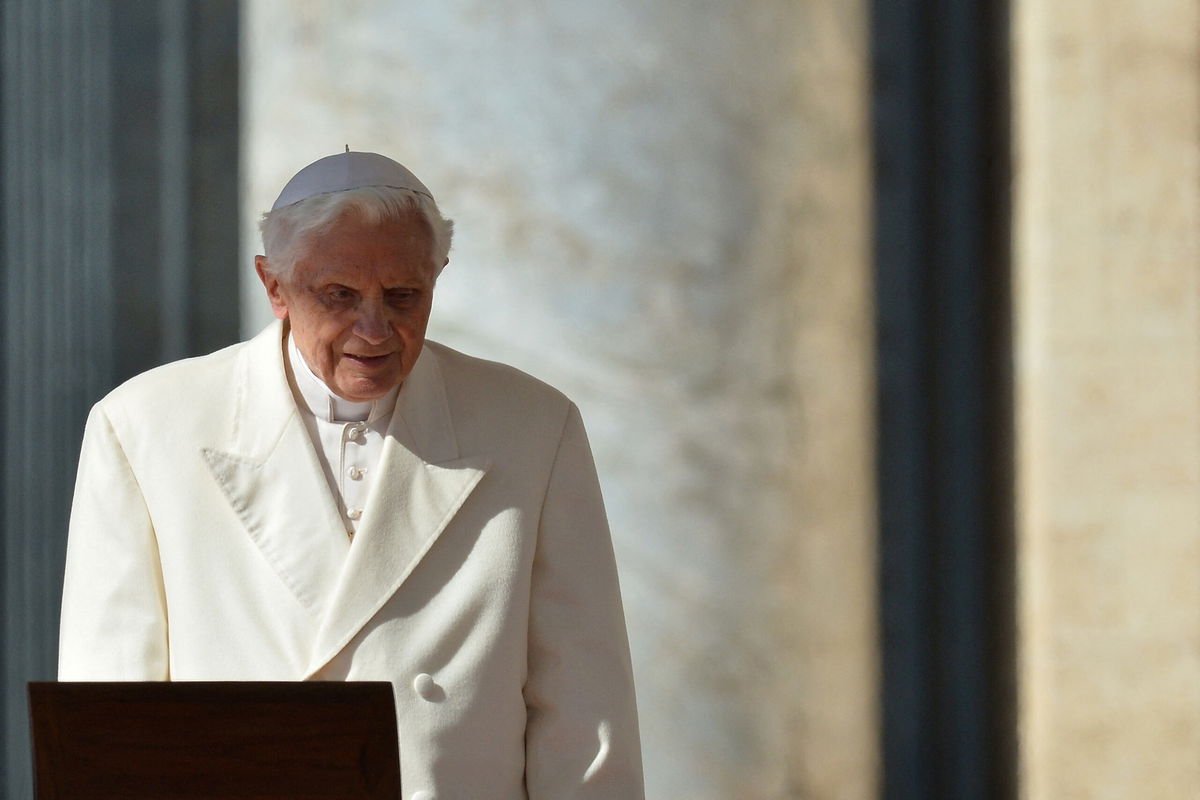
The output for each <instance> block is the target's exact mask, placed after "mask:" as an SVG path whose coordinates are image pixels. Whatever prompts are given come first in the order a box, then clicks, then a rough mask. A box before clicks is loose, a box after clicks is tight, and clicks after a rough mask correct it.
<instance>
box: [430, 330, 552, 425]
mask: <svg viewBox="0 0 1200 800" xmlns="http://www.w3.org/2000/svg"><path fill="white" fill-rule="evenodd" d="M425 347H426V348H428V349H429V350H430V351H431V354H432V355H433V356H434V357H435V358H436V361H437V364H438V369H439V371H440V372H441V375H442V380H443V382H444V383H445V386H446V391H447V394H448V395H450V396H451V397H453V396H455V395H459V394H461V395H465V396H466V397H468V398H469V397H473V396H478V397H480V399H481V401H486V402H490V403H496V402H502V401H505V400H507V401H509V402H515V404H517V405H521V404H524V403H529V402H531V401H533V402H535V403H536V404H537V405H544V404H552V405H561V406H562V407H564V408H565V407H566V406H567V405H568V404H569V403H570V400H569V399H567V396H566V395H564V394H563V393H562V392H561V391H559V390H558V389H556V388H554V387H553V386H551V385H550V384H548V383H546V382H545V381H543V380H541V379H539V378H535V377H534V376H532V375H530V374H529V373H527V372H523V371H522V370H520V369H518V368H516V367H514V366H511V365H509V364H504V363H501V362H499V361H489V360H488V359H485V358H479V357H478V356H472V355H468V354H466V353H463V352H461V351H458V350H455V349H454V348H452V347H448V346H446V345H444V344H441V343H440V342H435V341H432V340H426V342H425Z"/></svg>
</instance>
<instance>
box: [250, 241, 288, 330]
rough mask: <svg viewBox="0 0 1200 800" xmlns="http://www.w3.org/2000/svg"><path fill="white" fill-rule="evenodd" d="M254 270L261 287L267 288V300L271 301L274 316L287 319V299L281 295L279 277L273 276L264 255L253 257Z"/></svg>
mask: <svg viewBox="0 0 1200 800" xmlns="http://www.w3.org/2000/svg"><path fill="white" fill-rule="evenodd" d="M254 271H255V272H257V273H258V279H259V280H260V281H262V284H263V288H264V289H266V290H267V300H269V301H270V302H271V311H273V312H274V313H275V316H276V318H278V319H287V315H288V307H287V300H285V299H284V297H283V292H282V291H281V287H280V283H279V278H277V277H275V273H274V272H272V271H271V265H270V264H269V263H268V262H267V257H266V256H255V257H254Z"/></svg>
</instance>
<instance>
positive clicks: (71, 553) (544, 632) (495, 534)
mask: <svg viewBox="0 0 1200 800" xmlns="http://www.w3.org/2000/svg"><path fill="white" fill-rule="evenodd" d="M283 335H284V327H283V325H282V324H281V323H279V322H276V323H274V324H272V325H271V326H270V327H269V328H267V329H266V330H265V331H264V332H263V333H262V334H260V335H259V336H257V337H255V338H254V339H252V340H251V341H249V342H244V343H241V344H238V345H234V346H232V347H229V348H226V349H224V350H221V351H219V352H217V353H214V354H212V355H209V356H204V357H201V358H195V359H188V360H185V361H180V362H176V363H173V364H168V365H166V366H163V367H159V368H157V369H154V370H151V371H150V372H147V373H145V374H143V375H141V376H138V377H136V378H134V379H132V380H131V381H129V382H127V383H126V384H124V385H122V386H120V387H118V388H117V389H115V390H114V391H113V392H112V393H110V394H109V395H108V396H107V397H105V398H104V399H103V400H101V401H100V402H99V403H97V404H96V406H95V408H94V409H93V410H92V413H91V415H90V417H89V419H88V423H87V430H86V433H85V436H84V443H83V448H82V452H81V455H80V463H79V474H78V479H77V483H76V491H75V499H74V504H73V507H72V511H71V528H70V535H69V541H68V549H67V564H66V580H65V586H64V592H63V612H62V628H61V636H60V660H59V676H60V678H61V679H62V680H389V681H391V682H392V683H393V685H394V691H395V698H396V714H397V720H398V725H399V733H400V760H401V774H402V781H403V784H404V791H405V795H406V797H409V796H414V795H416V796H422V797H436V798H456V799H461V800H476V799H479V798H487V799H488V800H507V799H508V798H525V797H531V798H535V799H539V798H540V799H544V800H566V799H567V798H576V797H578V798H611V799H612V800H632V799H634V798H638V797H641V796H642V782H641V759H640V746H639V742H638V729H637V714H636V710H635V704H634V695H633V685H632V677H631V670H630V663H629V653H628V645H627V641H626V634H625V623H624V617H623V613H622V610H621V602H620V596H619V589H618V585H617V577H616V570H615V566H614V561H613V551H612V545H611V541H610V537H609V533H608V527H607V523H606V520H605V515H604V509H603V505H602V501H601V498H600V492H599V486H598V483H597V480H596V475H595V469H594V466H593V462H592V456H591V452H590V449H589V447H588V443H587V439H586V436H585V434H584V430H583V425H582V423H581V421H580V417H579V414H578V411H577V410H576V408H575V406H574V405H573V404H572V403H571V402H570V401H569V400H567V399H566V398H565V397H563V396H562V395H561V394H560V393H558V392H557V391H555V390H554V389H552V388H550V387H548V386H546V385H545V384H542V383H540V382H538V381H536V380H534V379H533V378H530V377H529V376H527V375H525V374H523V373H521V372H518V371H517V370H514V369H512V368H509V367H505V366H503V365H499V364H495V363H491V362H486V361H481V360H478V359H474V358H471V357H468V356H465V355H463V354H461V353H457V352H455V351H453V350H451V349H449V348H445V347H442V346H440V345H437V344H434V343H431V342H427V343H426V344H425V347H424V349H423V351H422V353H421V356H420V358H419V359H418V361H417V364H416V366H415V367H414V369H413V371H412V373H411V374H410V375H409V376H408V378H407V379H406V381H405V383H404V385H403V386H402V388H401V390H400V393H399V396H398V398H397V401H396V409H395V413H394V414H393V417H392V421H391V425H390V428H389V431H388V435H387V436H386V438H385V443H384V449H383V455H382V459H381V463H380V465H379V467H378V470H379V471H378V473H377V475H376V477H375V483H374V486H373V488H372V491H371V494H370V497H369V499H368V503H367V505H366V508H365V510H364V514H363V517H362V522H361V523H360V525H359V529H358V532H357V533H356V534H355V536H354V539H353V541H351V540H350V539H349V538H348V537H347V535H346V532H345V526H344V524H343V521H342V519H341V517H340V515H339V513H338V510H337V508H336V506H335V504H334V498H333V495H332V493H331V491H330V489H329V486H328V483H327V481H326V479H325V477H324V474H323V473H322V469H321V467H320V465H319V462H318V460H317V455H316V451H315V449H314V446H313V444H312V441H311V439H310V437H309V435H308V433H307V431H306V430H305V427H304V424H303V422H302V420H301V418H300V416H299V414H298V411H297V406H296V402H295V400H294V398H293V396H292V394H291V390H290V388H289V386H288V383H287V378H286V373H285V371H284V364H283V359H284V354H283V350H282V346H281V345H282V342H283ZM421 792H424V793H425V794H424V795H421V794H420V793H421Z"/></svg>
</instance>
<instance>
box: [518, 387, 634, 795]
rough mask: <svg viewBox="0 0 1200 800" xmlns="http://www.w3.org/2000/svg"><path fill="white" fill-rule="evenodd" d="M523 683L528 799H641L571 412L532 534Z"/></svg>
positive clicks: (588, 479) (584, 455)
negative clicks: (526, 664)
mask: <svg viewBox="0 0 1200 800" xmlns="http://www.w3.org/2000/svg"><path fill="white" fill-rule="evenodd" d="M531 592H532V596H531V607H530V631H529V673H528V677H527V680H526V684H525V704H526V707H527V712H528V717H527V722H526V734H525V738H526V742H525V752H526V763H525V782H526V787H527V789H528V792H529V797H530V800H564V798H610V799H611V800H637V798H641V797H643V796H644V789H643V784H642V761H641V743H640V740H639V735H638V721H637V708H636V704H635V700H634V691H633V672H632V667H631V665H630V658H629V644H628V640H627V636H626V632H625V615H624V612H623V611H622V608H621V595H620V588H619V586H618V584H617V571H616V564H615V561H614V558H613V548H612V540H611V538H610V536H609V530H608V522H607V519H606V517H605V514H604V503H603V500H602V499H601V496H600V485H599V482H598V480H597V478H596V469H595V465H594V463H593V461H592V453H591V449H590V447H589V446H588V441H587V435H586V434H585V433H584V429H583V422H582V420H581V419H580V417H579V411H578V409H576V408H575V406H574V405H571V406H570V409H569V411H568V414H567V419H566V423H565V426H564V428H563V432H562V437H561V440H560V442H559V446H558V453H557V455H556V458H555V463H554V468H553V470H552V473H551V477H550V482H549V487H548V489H547V494H546V498H545V501H544V504H543V508H542V516H541V520H540V524H539V527H538V544H537V550H536V552H535V555H534V561H533V580H532V588H531Z"/></svg>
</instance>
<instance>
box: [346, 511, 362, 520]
mask: <svg viewBox="0 0 1200 800" xmlns="http://www.w3.org/2000/svg"><path fill="white" fill-rule="evenodd" d="M346 516H347V517H349V518H350V519H361V518H362V509H361V508H352V509H350V510H349V511H347V512H346Z"/></svg>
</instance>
